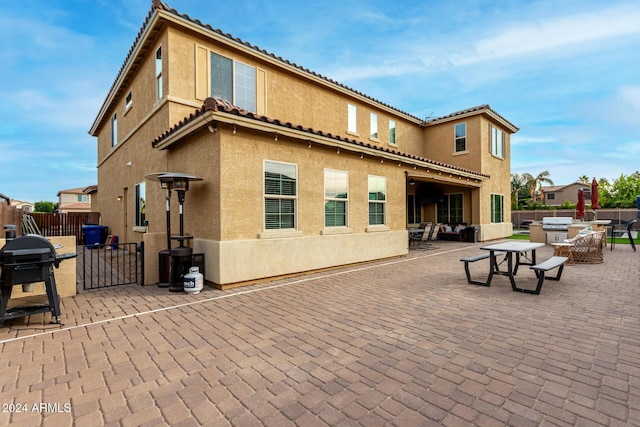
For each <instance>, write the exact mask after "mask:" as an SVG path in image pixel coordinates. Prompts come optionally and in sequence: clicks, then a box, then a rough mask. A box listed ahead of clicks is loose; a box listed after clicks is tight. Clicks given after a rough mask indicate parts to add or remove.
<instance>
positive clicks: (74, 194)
mask: <svg viewBox="0 0 640 427" xmlns="http://www.w3.org/2000/svg"><path fill="white" fill-rule="evenodd" d="M83 190H84V188H83V187H80V188H70V189H68V190H60V191H58V194H57V196H58V212H60V213H68V212H91V195H90V194H86V193H85V192H84V191H83Z"/></svg>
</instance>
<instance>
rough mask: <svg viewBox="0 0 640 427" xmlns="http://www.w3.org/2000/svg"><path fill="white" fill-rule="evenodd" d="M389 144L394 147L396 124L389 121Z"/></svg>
mask: <svg viewBox="0 0 640 427" xmlns="http://www.w3.org/2000/svg"><path fill="white" fill-rule="evenodd" d="M389 144H391V145H396V122H394V121H393V120H389Z"/></svg>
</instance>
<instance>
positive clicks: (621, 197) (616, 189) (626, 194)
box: [598, 171, 640, 208]
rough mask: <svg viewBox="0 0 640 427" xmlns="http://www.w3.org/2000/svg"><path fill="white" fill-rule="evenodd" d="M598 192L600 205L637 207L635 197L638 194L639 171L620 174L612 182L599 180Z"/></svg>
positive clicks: (639, 187) (639, 185)
mask: <svg viewBox="0 0 640 427" xmlns="http://www.w3.org/2000/svg"><path fill="white" fill-rule="evenodd" d="M601 181H602V180H601ZM603 184H604V185H603ZM598 192H599V194H600V199H601V202H600V206H602V207H607V208H635V207H637V204H636V197H637V196H640V172H638V171H635V172H634V173H632V174H631V175H628V176H626V175H625V174H621V175H620V178H616V179H614V180H613V183H612V184H609V183H608V182H606V180H605V181H604V182H600V183H599V184H598Z"/></svg>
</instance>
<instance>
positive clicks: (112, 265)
mask: <svg viewBox="0 0 640 427" xmlns="http://www.w3.org/2000/svg"><path fill="white" fill-rule="evenodd" d="M77 274H78V278H79V280H80V282H81V283H82V288H83V289H84V290H89V289H99V288H108V287H112V286H120V285H133V284H138V285H142V284H144V242H141V243H118V244H113V245H90V246H79V247H78V259H77Z"/></svg>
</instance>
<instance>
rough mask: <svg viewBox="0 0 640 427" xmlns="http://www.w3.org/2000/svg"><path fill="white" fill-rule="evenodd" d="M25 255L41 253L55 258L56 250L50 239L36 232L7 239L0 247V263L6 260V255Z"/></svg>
mask: <svg viewBox="0 0 640 427" xmlns="http://www.w3.org/2000/svg"><path fill="white" fill-rule="evenodd" d="M25 255H41V256H47V255H48V256H49V258H50V259H55V256H56V250H55V248H54V247H53V245H52V244H51V242H50V241H48V240H47V239H45V238H44V237H42V236H39V235H37V234H25V235H23V236H20V237H16V238H15V239H13V240H9V241H8V242H7V243H6V244H5V245H4V247H3V248H2V249H0V265H1V264H2V263H3V261H6V259H7V258H8V257H11V258H13V257H19V256H25Z"/></svg>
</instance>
